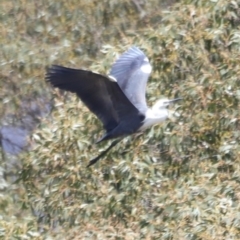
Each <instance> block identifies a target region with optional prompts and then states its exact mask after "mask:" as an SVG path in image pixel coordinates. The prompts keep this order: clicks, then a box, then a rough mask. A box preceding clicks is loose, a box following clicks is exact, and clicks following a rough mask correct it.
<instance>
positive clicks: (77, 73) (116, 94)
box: [45, 46, 182, 167]
mask: <svg viewBox="0 0 240 240" xmlns="http://www.w3.org/2000/svg"><path fill="white" fill-rule="evenodd" d="M151 71H152V66H151V64H150V62H149V59H148V58H147V56H146V55H145V54H144V52H143V51H142V50H140V49H139V48H138V47H136V46H132V47H130V48H129V49H128V50H127V51H126V52H124V53H123V54H122V55H121V56H120V57H119V58H118V59H117V60H116V61H115V63H114V64H113V65H112V68H111V70H110V73H109V75H103V74H99V73H96V72H93V71H89V70H83V69H73V68H67V67H63V66H60V65H52V66H50V67H48V68H47V72H46V77H45V78H46V81H47V82H49V83H50V84H51V85H52V86H53V87H56V88H59V89H62V90H65V91H70V92H73V93H76V94H77V96H78V97H79V98H80V99H81V100H82V102H83V103H84V104H85V105H86V106H87V107H88V109H89V110H90V111H91V112H92V113H94V114H95V115H96V116H97V118H99V120H100V121H101V122H102V124H103V128H104V129H105V134H104V135H103V136H102V137H101V138H100V139H99V140H98V141H97V142H96V143H100V142H102V141H106V140H110V139H115V140H114V141H113V142H112V144H111V145H110V146H109V147H108V148H107V149H106V150H105V151H103V152H102V153H101V154H100V155H99V156H97V157H95V158H94V159H92V160H91V161H90V162H89V164H88V165H87V167H89V166H91V165H93V164H94V163H96V162H97V161H98V160H99V159H100V158H101V157H103V156H104V155H105V154H106V153H107V152H108V151H109V150H110V149H111V148H112V147H114V146H115V145H116V144H117V143H118V142H119V141H120V140H121V139H123V138H124V137H125V136H128V135H132V134H134V133H138V132H142V131H144V130H145V129H147V128H149V127H151V126H152V125H155V124H158V123H161V122H163V121H164V120H166V119H167V118H168V114H169V113H168V109H167V107H168V106H169V105H170V104H171V103H173V102H176V101H178V100H181V99H182V98H175V99H172V100H170V99H160V100H158V101H157V102H156V103H155V104H154V105H153V107H152V108H150V107H148V106H147V103H146V97H145V94H146V85H147V81H148V78H149V76H150V73H151ZM120 138H121V139H120ZM116 139H117V140H116Z"/></svg>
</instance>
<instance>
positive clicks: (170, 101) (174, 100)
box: [169, 98, 182, 103]
mask: <svg viewBox="0 0 240 240" xmlns="http://www.w3.org/2000/svg"><path fill="white" fill-rule="evenodd" d="M179 100H182V98H174V99H172V100H169V103H173V102H176V101H179Z"/></svg>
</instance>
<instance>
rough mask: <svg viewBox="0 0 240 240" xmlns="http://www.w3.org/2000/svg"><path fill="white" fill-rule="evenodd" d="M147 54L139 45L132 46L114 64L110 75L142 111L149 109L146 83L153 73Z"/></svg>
mask: <svg viewBox="0 0 240 240" xmlns="http://www.w3.org/2000/svg"><path fill="white" fill-rule="evenodd" d="M151 69H152V68H151V65H150V63H149V61H148V58H147V57H146V55H145V54H144V53H143V52H142V51H141V50H140V49H139V48H137V47H131V48H130V49H129V50H128V51H126V52H125V53H123V54H122V55H121V56H120V57H119V58H118V59H117V61H116V62H115V63H114V64H113V66H112V69H111V71H110V76H113V77H115V78H116V79H117V82H118V84H119V86H120V87H121V89H122V90H123V92H124V93H125V95H126V96H127V97H128V99H129V100H130V101H131V102H132V104H133V105H134V106H135V107H136V108H137V109H138V110H139V111H140V112H142V113H145V112H146V110H147V104H146V99H145V94H146V85H147V81H148V77H149V75H150V73H151Z"/></svg>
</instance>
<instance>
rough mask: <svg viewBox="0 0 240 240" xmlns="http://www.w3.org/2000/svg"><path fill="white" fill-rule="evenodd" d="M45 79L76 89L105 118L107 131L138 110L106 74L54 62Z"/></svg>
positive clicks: (99, 115) (59, 85)
mask: <svg viewBox="0 0 240 240" xmlns="http://www.w3.org/2000/svg"><path fill="white" fill-rule="evenodd" d="M46 80H47V81H49V82H50V83H51V84H52V85H53V86H54V87H57V88H60V89H63V90H67V91H70V92H74V93H76V94H77V95H78V96H79V97H80V99H81V100H82V101H83V102H84V103H85V105H86V106H87V107H88V108H89V109H90V110H91V111H92V112H93V113H94V114H95V115H96V116H97V117H98V118H99V119H100V120H101V121H102V123H103V125H104V128H105V129H106V130H107V132H110V131H112V130H113V129H114V128H115V127H116V126H117V125H118V124H119V122H120V121H121V120H122V118H124V116H125V117H126V116H127V115H128V114H130V115H131V114H132V113H134V112H136V114H138V110H137V109H136V108H135V107H134V106H133V105H132V103H131V102H130V101H129V100H128V98H127V97H126V96H125V94H124V93H123V92H122V90H121V88H120V87H119V86H118V84H117V83H116V82H115V81H114V79H111V78H109V77H107V76H104V75H101V74H97V73H93V72H91V71H85V70H81V69H79V70H77V69H71V68H66V67H62V66H57V65H54V66H52V67H50V68H48V70H47V74H46Z"/></svg>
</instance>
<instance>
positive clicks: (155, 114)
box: [140, 106, 168, 131]
mask: <svg viewBox="0 0 240 240" xmlns="http://www.w3.org/2000/svg"><path fill="white" fill-rule="evenodd" d="M167 117H168V110H167V109H166V108H156V107H155V106H153V108H149V109H148V110H147V112H146V114H145V119H144V122H143V125H142V126H141V128H140V131H143V130H145V129H147V128H149V127H151V126H153V125H155V124H158V123H161V122H163V121H164V120H166V118H167Z"/></svg>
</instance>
